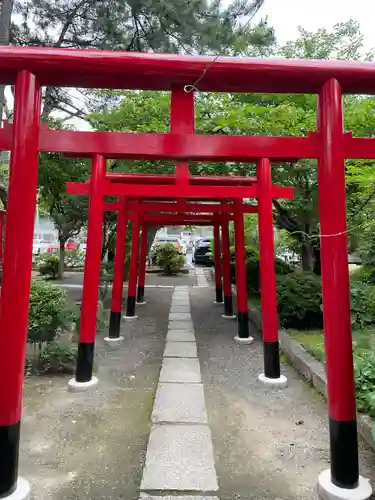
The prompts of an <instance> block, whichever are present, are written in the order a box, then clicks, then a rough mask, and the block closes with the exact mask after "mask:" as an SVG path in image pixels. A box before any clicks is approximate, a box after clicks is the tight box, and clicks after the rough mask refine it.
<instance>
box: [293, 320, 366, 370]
mask: <svg viewBox="0 0 375 500" xmlns="http://www.w3.org/2000/svg"><path fill="white" fill-rule="evenodd" d="M287 333H288V334H289V335H290V336H291V337H293V338H294V339H295V340H296V341H297V342H298V343H299V344H301V346H302V347H303V348H304V349H306V351H307V352H308V353H309V354H311V355H312V356H314V358H316V359H317V360H318V361H322V362H324V360H325V351H324V338H323V330H294V329H288V330H287ZM374 350H375V328H373V327H371V328H364V329H363V330H354V331H353V356H354V361H356V359H357V358H362V357H363V355H364V354H366V353H368V352H369V351H374Z"/></svg>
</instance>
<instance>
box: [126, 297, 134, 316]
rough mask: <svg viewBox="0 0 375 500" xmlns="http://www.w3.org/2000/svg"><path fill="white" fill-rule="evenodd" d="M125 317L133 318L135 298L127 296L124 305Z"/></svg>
mask: <svg viewBox="0 0 375 500" xmlns="http://www.w3.org/2000/svg"><path fill="white" fill-rule="evenodd" d="M126 316H135V297H133V296H132V295H128V301H127V303H126Z"/></svg>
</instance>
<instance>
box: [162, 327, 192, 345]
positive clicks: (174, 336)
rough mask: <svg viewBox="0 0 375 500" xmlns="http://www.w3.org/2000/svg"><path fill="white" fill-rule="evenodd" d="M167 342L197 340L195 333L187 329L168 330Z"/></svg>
mask: <svg viewBox="0 0 375 500" xmlns="http://www.w3.org/2000/svg"><path fill="white" fill-rule="evenodd" d="M167 342H195V335H194V333H193V332H185V330H168V333H167Z"/></svg>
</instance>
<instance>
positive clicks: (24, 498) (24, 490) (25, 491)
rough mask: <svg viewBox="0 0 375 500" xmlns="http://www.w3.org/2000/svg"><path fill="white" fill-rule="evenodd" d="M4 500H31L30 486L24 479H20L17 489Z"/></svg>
mask: <svg viewBox="0 0 375 500" xmlns="http://www.w3.org/2000/svg"><path fill="white" fill-rule="evenodd" d="M1 498H2V499H3V500H30V484H29V482H28V481H26V479H24V478H23V477H18V480H17V488H16V489H15V490H14V491H13V493H11V494H10V495H7V496H6V497H1Z"/></svg>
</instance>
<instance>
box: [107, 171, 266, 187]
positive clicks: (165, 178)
mask: <svg viewBox="0 0 375 500" xmlns="http://www.w3.org/2000/svg"><path fill="white" fill-rule="evenodd" d="M106 179H107V180H108V181H110V182H112V183H124V184H168V185H169V184H176V176H175V175H169V174H123V173H117V172H116V173H108V174H107V175H106ZM256 181H257V178H256V177H250V176H249V177H246V176H243V175H190V176H189V184H191V185H192V186H200V185H204V186H212V185H221V186H241V185H251V184H254V183H255V182H256Z"/></svg>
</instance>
